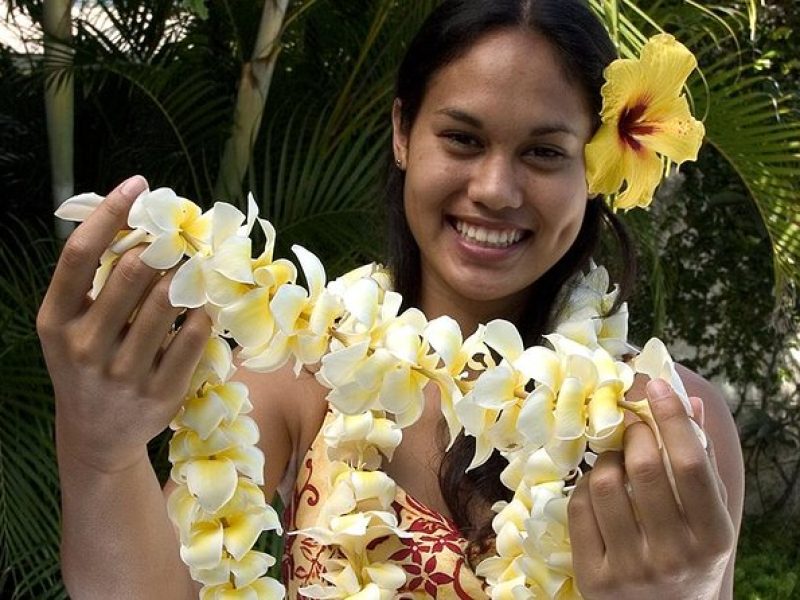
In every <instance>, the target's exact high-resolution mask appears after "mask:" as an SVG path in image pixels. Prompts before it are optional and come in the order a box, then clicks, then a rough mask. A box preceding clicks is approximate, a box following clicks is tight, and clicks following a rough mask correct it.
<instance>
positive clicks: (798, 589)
mask: <svg viewBox="0 0 800 600" xmlns="http://www.w3.org/2000/svg"><path fill="white" fill-rule="evenodd" d="M435 3H436V2H435V1H434V0H413V1H411V0H409V1H407V2H395V1H389V0H351V1H348V2H337V1H335V0H294V1H293V2H291V3H290V11H289V18H288V20H287V26H286V29H285V31H284V33H283V37H282V51H281V55H280V57H279V61H278V69H277V70H276V73H275V76H274V79H273V82H272V86H271V90H270V95H269V98H268V102H267V111H266V114H265V117H264V122H263V123H262V127H261V130H260V133H259V137H258V139H257V140H256V143H255V146H254V151H253V159H252V161H251V166H250V169H249V171H248V174H247V181H246V185H245V186H244V187H245V189H251V190H253V191H254V193H255V196H256V198H257V199H258V201H259V203H260V204H261V207H262V214H263V215H264V216H266V217H267V218H269V219H270V220H272V221H273V223H275V225H276V228H277V230H278V231H279V232H280V235H279V242H281V243H283V244H284V246H282V247H281V246H279V247H278V249H277V252H278V254H279V255H286V254H287V250H288V246H287V245H288V244H289V243H300V244H303V245H305V246H306V247H308V248H309V249H311V250H313V251H315V252H316V253H318V254H320V255H321V256H322V257H323V258H324V262H325V264H326V267H327V268H328V270H329V272H330V273H331V274H335V273H340V272H342V271H343V270H344V269H346V268H347V267H349V266H352V265H354V264H356V263H360V262H363V261H365V260H370V259H374V258H379V257H380V255H381V253H382V236H381V222H382V216H381V208H380V204H381V203H380V198H381V181H382V176H383V173H384V171H385V169H386V168H387V166H388V158H389V156H388V151H389V136H388V133H389V131H388V127H387V125H388V123H389V120H388V114H389V108H390V103H391V98H392V84H393V82H392V77H393V73H394V69H395V67H396V64H397V61H398V58H399V56H401V54H402V50H403V47H404V44H405V43H406V41H407V40H408V39H409V37H410V35H411V33H412V32H413V31H414V30H415V29H416V27H417V25H418V24H419V22H421V20H422V18H424V15H425V14H427V12H429V10H430V9H431V7H432V6H433V5H434V4H435ZM86 4H91V3H86ZM99 5H100V6H105V7H106V8H107V9H108V10H107V11H106V13H105V16H106V18H108V19H110V20H111V22H112V23H113V25H114V27H113V28H112V29H111V30H108V31H107V30H105V29H101V28H99V27H98V22H97V21H96V20H93V19H92V18H85V19H80V20H79V21H78V22H77V32H76V35H75V40H74V42H73V50H74V55H73V56H72V58H71V59H70V60H66V58H65V62H64V65H63V68H61V69H56V70H55V71H45V70H44V69H43V68H42V66H41V64H40V63H39V62H36V61H34V62H29V61H27V60H26V59H24V57H19V56H17V55H15V54H14V53H13V52H12V51H11V50H10V49H9V48H7V47H4V46H2V45H0V70H1V71H0V73H1V74H2V76H0V197H2V203H0V211H2V213H0V214H1V215H2V217H3V219H2V222H3V223H5V225H4V226H3V231H2V235H0V344H1V345H0V354H2V363H0V365H1V366H0V378H2V381H3V383H4V385H3V388H2V390H3V391H2V392H0V407H2V408H1V410H2V414H0V595H2V596H3V597H6V596H8V597H12V598H63V597H65V592H64V590H63V588H62V587H61V584H60V578H59V573H58V556H57V552H58V550H57V546H58V514H59V513H58V491H57V490H58V487H57V477H56V473H55V458H54V456H55V455H54V449H53V442H52V423H53V419H52V415H53V410H54V407H53V400H52V396H51V390H50V385H49V380H48V378H47V374H46V372H45V370H44V368H43V363H42V359H41V353H40V350H39V346H38V340H37V339H36V336H35V332H34V329H33V322H34V319H35V314H36V310H37V308H38V305H39V302H40V299H41V296H42V294H43V291H44V289H45V288H46V286H47V282H48V280H49V277H50V273H51V271H52V266H53V264H54V261H55V258H56V256H57V254H58V242H57V241H56V240H55V239H54V238H53V237H52V236H51V234H50V228H51V222H50V217H49V215H50V214H51V212H52V209H51V208H50V203H51V200H50V192H49V180H48V177H47V176H46V174H47V171H48V169H47V165H48V151H47V142H46V140H47V137H46V124H45V119H44V109H43V101H42V90H43V87H44V85H59V84H60V82H63V81H64V79H65V78H67V77H72V78H74V81H75V84H76V96H77V99H76V114H75V119H76V127H75V130H76V141H75V147H76V161H75V168H76V173H75V175H76V189H77V190H79V191H84V190H95V191H98V192H102V191H105V190H108V189H111V188H112V187H113V186H114V185H115V184H116V183H117V182H118V181H120V180H121V179H123V178H124V177H126V176H127V175H129V174H131V173H134V172H139V173H142V174H144V175H145V176H147V177H148V179H149V180H150V182H151V184H152V185H154V186H157V185H169V186H170V187H174V188H176V189H178V190H180V191H181V192H183V193H184V194H186V195H188V196H190V197H192V198H193V199H195V200H197V201H198V202H200V203H202V204H205V205H206V206H208V205H210V204H211V202H212V200H213V194H212V190H213V188H214V180H215V177H216V173H217V169H218V162H219V158H220V153H221V148H222V146H223V144H224V142H225V139H226V138H227V136H228V134H229V130H230V123H231V118H232V106H233V102H234V99H235V93H236V85H237V81H238V77H239V74H240V69H241V65H242V62H243V61H245V60H247V58H248V56H249V52H250V50H251V48H252V45H253V41H254V39H255V37H256V33H257V31H256V28H257V26H258V22H259V15H260V11H261V3H260V2H236V3H232V2H226V1H224V0H208V1H207V2H202V1H194V2H176V1H168V0H148V1H145V2H134V1H132V0H125V1H122V2H114V3H113V5H112V4H111V3H110V2H106V3H99ZM592 5H593V6H594V7H595V8H596V9H597V10H598V11H601V12H603V13H604V14H605V16H606V18H607V19H608V20H609V22H610V23H612V24H615V25H614V26H613V27H612V28H613V29H614V31H615V32H616V34H617V36H618V37H619V40H620V43H621V45H622V46H623V48H629V47H632V46H633V45H635V44H636V43H637V41H638V42H641V41H642V39H643V36H644V35H649V34H650V33H653V32H654V31H655V28H654V25H653V24H654V23H656V24H659V25H661V26H662V27H664V28H665V29H667V30H668V31H671V32H674V33H676V35H677V36H678V37H679V38H680V39H682V40H683V41H685V42H686V43H687V44H688V45H689V46H690V47H691V48H692V49H693V50H694V51H695V52H696V53H697V54H698V56H699V57H700V62H701V67H702V69H703V72H704V74H705V76H706V80H705V82H704V81H703V79H702V78H700V77H696V78H694V79H693V80H692V81H691V83H690V89H691V91H692V94H693V97H694V99H695V102H696V103H697V108H698V113H700V114H703V113H705V110H706V108H707V107H708V108H709V111H710V112H709V118H708V120H707V127H708V130H709V140H710V141H709V144H708V145H707V147H706V148H705V149H704V151H703V153H702V154H701V158H700V160H699V161H698V163H697V164H696V165H693V166H687V167H686V168H683V169H682V174H681V176H679V177H676V178H674V179H673V180H671V181H670V182H669V183H668V184H667V185H666V186H665V188H664V190H662V192H661V194H660V197H659V199H658V201H657V202H656V203H655V204H654V207H653V210H652V211H650V213H648V214H634V213H631V214H630V215H628V216H626V221H627V223H628V224H629V225H630V226H631V228H632V229H633V230H634V232H635V234H636V236H637V239H638V244H639V249H640V259H641V267H642V273H641V277H640V282H639V286H638V291H637V294H636V296H635V297H634V298H633V299H632V301H631V304H632V306H631V312H632V314H633V315H634V318H633V321H632V329H633V333H632V337H633V339H634V340H636V341H640V342H643V341H644V340H646V339H647V338H648V337H649V336H650V335H659V336H661V337H663V338H664V339H667V340H675V341H677V340H682V341H683V342H685V345H682V346H678V347H676V348H673V350H674V351H675V353H676V356H677V357H678V358H679V359H681V360H682V361H683V362H684V363H686V364H687V365H688V366H690V367H692V368H694V369H696V370H697V371H698V372H700V373H701V374H703V375H705V376H707V377H712V376H716V377H721V378H724V379H725V380H727V381H728V382H729V384H730V388H731V395H732V396H733V397H734V398H735V399H736V400H737V401H736V402H735V403H734V406H733V408H734V411H735V414H736V417H737V421H738V422H739V424H740V428H741V434H742V441H743V447H744V448H745V454H746V458H747V460H748V468H749V470H750V474H751V476H752V477H755V481H757V482H758V481H760V480H759V479H758V477H759V473H760V472H761V471H760V470H765V469H772V470H774V469H775V466H774V463H775V461H776V460H777V459H776V457H780V456H781V452H786V451H789V452H792V451H793V452H795V453H796V452H797V449H798V447H800V430H799V427H800V411H799V410H798V397H797V371H793V370H792V368H793V364H792V363H791V360H790V357H788V355H787V353H786V349H787V347H789V346H790V345H791V344H793V343H796V340H797V333H798V330H799V326H800V324H799V323H798V317H797V315H798V311H797V302H796V300H795V298H794V297H793V296H792V295H791V294H790V293H789V292H790V291H791V286H789V285H788V283H789V282H791V281H795V282H796V281H797V279H798V266H797V265H798V262H797V260H798V248H800V234H798V230H797V228H798V223H797V214H798V210H797V209H798V197H797V194H798V192H797V190H798V189H800V159H799V158H798V148H800V133H799V131H800V125H798V123H800V119H798V110H800V98H799V97H798V93H797V91H798V84H799V83H800V59H798V56H800V38H799V37H798V36H799V35H800V17H799V16H798V14H797V12H796V11H794V10H792V8H793V6H792V5H793V2H792V1H791V0H781V1H775V2H768V3H767V4H766V6H765V7H762V8H761V9H760V10H759V13H760V14H759V16H760V20H759V27H758V30H757V31H758V33H757V35H755V37H753V36H752V35H751V30H750V28H749V25H750V23H749V20H748V16H749V14H750V12H748V11H752V10H753V9H754V6H755V3H754V2H746V1H744V0H743V1H740V2H729V3H726V4H724V5H723V4H719V5H718V4H715V3H713V2H699V3H693V2H685V1H684V0H669V1H656V0H651V1H645V0H642V1H640V2H638V3H636V4H634V3H632V2H629V1H622V0H620V1H619V2H614V1H610V0H609V1H601V0H596V1H593V2H592ZM10 6H12V7H15V8H17V9H19V10H21V11H24V12H25V13H26V14H30V15H31V16H32V17H33V18H34V20H37V19H40V17H41V11H42V1H41V0H33V1H28V2H17V1H15V2H12V3H11V4H10ZM187 6H188V7H192V8H193V11H194V12H193V11H192V10H187ZM199 8H202V9H203V10H202V11H200V12H198V9H199ZM616 11H618V12H616ZM201 12H206V13H207V14H201ZM620 16H621V17H620ZM719 17H723V18H724V21H721V20H720V18H719ZM709 94H710V95H709ZM709 104H710V106H709ZM754 199H755V200H756V202H754ZM238 201H239V202H241V201H242V199H238ZM773 250H774V251H775V252H773ZM776 284H777V285H776ZM775 289H776V290H778V292H779V293H780V295H779V296H778V297H777V298H776V296H774V295H773V290H775ZM776 305H779V306H781V307H783V311H782V312H776V310H775V309H776ZM682 348H686V351H685V352H684V355H681V352H683V350H682ZM794 367H796V365H794ZM165 442H166V437H165V436H162V437H160V438H158V439H156V440H154V441H153V443H152V444H151V450H152V452H151V454H152V456H153V459H154V462H155V463H156V464H157V465H158V466H159V471H160V472H161V473H162V474H163V476H166V472H167V464H166V460H165V452H164V448H165ZM798 464H800V463H798ZM784 477H785V480H786V485H785V486H784V487H783V488H781V489H779V490H778V492H777V493H773V494H772V495H770V492H769V491H766V490H765V491H762V490H760V489H759V490H757V491H753V493H761V498H760V503H759V504H760V507H761V511H766V512H776V511H779V510H780V509H781V508H782V507H783V506H784V505H785V504H786V502H787V501H788V499H789V498H790V497H791V495H792V494H793V493H794V494H796V485H795V483H796V481H797V479H798V477H797V472H796V471H794V472H792V470H791V469H788V470H787V472H786V473H785V474H784ZM759 512H760V511H759ZM792 523H796V521H791V522H790V524H789V526H788V527H787V523H786V522H780V521H775V520H774V518H773V519H762V520H759V521H757V522H756V521H752V522H748V523H747V524H746V526H745V528H744V535H743V538H742V542H741V544H740V555H741V556H740V559H739V563H738V565H739V566H738V570H737V597H740V598H760V597H763V598H791V597H800V584H798V583H797V576H798V573H797V569H796V565H797V564H798V558H799V557H798V556H797V553H796V548H797V547H798V544H797V542H798V540H800V537H799V536H800V533H798V527H797V526H796V525H791V524H792ZM777 531H781V533H782V535H780V536H778V535H775V532H777ZM264 543H265V544H273V543H275V540H264ZM792 549H794V550H792ZM792 569H794V570H792Z"/></svg>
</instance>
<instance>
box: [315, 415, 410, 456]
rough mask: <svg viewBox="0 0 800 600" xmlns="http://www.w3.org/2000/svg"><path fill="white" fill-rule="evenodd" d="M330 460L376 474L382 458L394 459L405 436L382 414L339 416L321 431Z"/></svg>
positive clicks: (395, 424)
mask: <svg viewBox="0 0 800 600" xmlns="http://www.w3.org/2000/svg"><path fill="white" fill-rule="evenodd" d="M322 433H323V436H324V437H325V445H326V446H327V447H328V458H329V459H330V460H331V461H341V462H346V463H348V464H351V465H354V466H356V467H357V468H359V469H365V470H370V471H373V470H375V469H378V468H379V467H380V465H381V455H383V456H385V457H386V458H388V459H389V460H391V459H392V456H393V454H394V450H395V448H397V446H399V445H400V441H401V440H402V438H403V432H402V430H401V429H400V427H399V426H398V425H397V423H395V422H394V421H392V420H390V419H387V418H385V417H384V416H383V413H379V412H373V411H366V412H364V413H362V414H360V415H344V414H342V413H338V414H336V417H335V418H334V419H333V420H332V421H331V422H330V423H329V424H328V425H326V426H325V427H324V428H323V430H322Z"/></svg>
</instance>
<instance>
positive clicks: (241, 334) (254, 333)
mask: <svg viewBox="0 0 800 600" xmlns="http://www.w3.org/2000/svg"><path fill="white" fill-rule="evenodd" d="M253 278H254V279H255V282H256V287H254V288H253V289H251V290H250V291H248V292H246V293H245V294H244V295H243V296H241V297H240V298H239V299H238V300H236V301H234V302H233V303H231V304H229V305H227V306H225V307H224V308H223V309H222V310H221V311H220V312H219V326H220V327H221V328H223V329H224V330H226V331H229V332H230V334H231V335H232V336H233V339H235V340H236V342H237V343H238V344H239V345H240V346H242V347H243V348H254V347H260V346H263V345H265V344H268V343H269V342H270V340H271V339H272V336H273V335H274V334H275V317H274V315H273V314H272V311H271V310H270V308H269V306H270V302H271V301H272V298H273V297H274V296H275V294H276V293H277V291H278V290H279V289H280V287H281V286H283V285H285V284H287V283H293V282H294V281H295V279H296V278H297V269H296V268H295V266H294V265H293V264H292V263H291V262H289V261H288V260H284V259H278V260H276V261H274V262H270V263H268V264H262V265H259V266H258V267H257V268H256V269H255V270H254V271H253Z"/></svg>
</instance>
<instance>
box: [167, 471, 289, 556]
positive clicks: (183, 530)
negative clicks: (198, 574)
mask: <svg viewBox="0 0 800 600" xmlns="http://www.w3.org/2000/svg"><path fill="white" fill-rule="evenodd" d="M167 510H168V512H169V515H170V518H171V519H172V521H173V522H174V523H176V524H177V525H178V531H179V532H180V536H181V558H182V559H183V562H185V563H186V564H187V565H189V567H191V568H193V569H196V570H207V569H215V568H218V567H219V565H220V562H221V561H222V559H223V558H224V555H223V550H224V551H227V553H228V554H229V555H230V556H232V557H233V558H234V559H235V560H237V561H241V560H242V559H243V558H244V556H245V555H246V554H247V553H248V552H250V549H251V548H252V547H253V544H254V543H255V541H256V539H258V536H259V535H260V534H261V532H262V531H276V532H277V533H279V534H281V533H283V529H282V527H281V524H280V519H278V514H277V513H276V512H275V509H273V508H272V507H271V506H270V505H269V504H267V503H266V500H265V499H264V494H263V492H262V491H261V489H260V488H259V487H258V486H257V485H256V484H254V483H253V482H251V481H248V480H247V479H244V478H240V479H239V482H238V485H237V487H236V493H235V494H234V496H233V497H232V498H231V500H230V502H229V503H228V504H226V505H225V506H223V507H222V509H220V510H219V511H216V512H209V511H206V510H205V509H203V507H202V506H201V505H200V504H199V502H198V501H197V500H196V499H195V498H194V497H193V496H192V495H191V493H190V492H189V490H188V489H186V488H185V487H179V488H176V489H175V491H174V492H173V493H172V494H171V495H170V497H169V500H168V501H167Z"/></svg>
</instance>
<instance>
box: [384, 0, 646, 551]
mask: <svg viewBox="0 0 800 600" xmlns="http://www.w3.org/2000/svg"><path fill="white" fill-rule="evenodd" d="M502 28H524V29H527V30H529V31H531V32H534V33H536V34H538V35H540V36H543V37H544V38H545V39H547V40H548V41H549V42H550V44H552V46H553V47H554V48H555V49H556V50H557V53H558V55H559V57H560V59H561V63H562V64H561V66H562V68H563V70H564V74H565V76H566V77H567V78H568V79H569V80H570V81H572V82H574V83H575V84H576V85H577V86H578V87H579V89H581V90H582V91H583V92H584V94H585V97H586V100H587V101H588V105H589V107H590V108H591V111H592V114H593V115H595V116H594V123H593V125H594V128H595V129H596V128H597V127H599V124H600V117H599V115H600V110H601V108H602V99H601V96H600V88H601V86H602V84H603V70H604V69H605V67H606V66H607V65H608V64H609V63H610V62H611V61H612V60H614V59H615V58H616V56H617V55H616V50H615V48H614V45H613V43H612V42H611V40H610V39H609V37H608V34H607V33H606V30H605V28H604V27H603V25H602V24H601V23H600V22H599V21H598V20H597V19H596V18H595V16H594V15H593V14H592V12H591V10H590V9H589V8H588V6H587V5H586V3H585V2H583V1H581V0H445V1H444V2H443V3H442V4H440V5H439V6H438V7H437V8H436V9H435V10H434V11H433V12H432V13H431V15H430V16H429V17H428V19H427V20H426V21H425V23H424V24H423V25H422V28H421V29H420V30H419V32H418V33H417V35H416V37H415V38H414V39H413V40H412V42H411V44H410V45H409V48H408V51H407V52H406V55H405V58H404V59H403V62H402V64H401V66H400V70H399V72H398V77H397V86H396V97H397V98H398V99H399V100H400V103H401V115H400V116H401V119H400V120H401V126H402V127H403V128H404V130H405V131H407V132H408V131H410V129H411V126H412V125H413V123H414V121H415V119H416V117H417V114H418V112H419V109H420V106H421V104H422V100H423V98H424V96H425V93H426V91H427V87H428V83H429V82H430V80H431V78H432V77H433V75H434V74H435V73H436V72H437V71H438V70H439V69H441V68H442V67H444V66H446V65H447V64H449V63H450V62H452V61H454V60H456V59H457V58H459V57H460V56H462V55H463V54H464V53H466V52H467V50H468V49H469V48H470V47H471V46H472V45H473V44H474V43H475V42H476V41H477V40H478V39H479V38H481V37H482V36H484V35H486V34H487V33H489V32H491V31H495V30H498V29H502ZM403 184H404V173H403V171H401V170H400V169H399V168H397V167H396V166H395V165H394V164H393V163H392V166H390V168H389V176H388V181H387V194H386V195H387V206H386V208H387V212H388V214H387V224H388V228H389V231H388V237H387V239H388V243H389V248H388V266H389V268H390V270H391V272H392V276H393V281H394V287H395V289H396V290H397V291H398V292H400V293H401V294H402V295H403V298H404V308H407V307H410V306H417V305H418V303H419V300H420V293H421V290H420V283H421V279H422V278H421V276H420V273H421V262H420V251H419V247H418V246H417V244H416V242H415V240H414V237H413V236H412V234H411V230H410V229H409V226H408V222H407V220H406V216H405V212H404V210H403ZM603 229H606V230H607V231H608V232H610V234H611V238H612V240H613V241H614V242H615V243H616V246H617V250H618V253H619V257H620V261H619V262H620V264H621V273H620V275H619V276H618V283H619V286H620V288H621V289H620V294H619V297H618V300H617V304H616V306H615V307H613V308H612V312H613V311H615V310H616V309H617V307H618V306H619V304H621V302H622V301H623V300H624V298H625V297H626V295H627V293H628V291H629V290H630V287H631V285H632V283H633V280H634V278H635V257H634V253H633V248H632V245H631V243H630V239H629V237H628V235H627V233H626V231H625V229H624V227H623V225H622V223H621V222H620V221H619V220H618V219H617V218H616V217H615V215H614V214H613V212H611V211H610V210H609V209H608V207H607V206H606V204H605V202H604V201H603V199H602V198H598V199H595V200H592V201H589V202H588V203H587V207H586V212H585V214H584V218H583V223H582V225H581V229H580V232H579V233H578V236H577V238H576V240H575V242H574V243H573V245H572V247H571V248H570V249H569V250H568V251H567V252H566V254H565V255H564V256H563V257H562V258H561V259H560V260H559V261H558V262H557V263H556V264H555V265H554V266H553V267H551V268H550V269H549V270H548V271H547V272H546V273H545V274H544V275H542V276H541V277H540V278H539V279H538V280H537V281H536V282H535V283H534V284H533V286H532V289H531V293H530V295H529V302H528V306H527V309H526V310H525V311H523V317H522V318H521V320H520V322H518V323H516V325H517V327H518V328H519V330H520V332H521V334H522V336H523V340H524V341H525V345H526V346H531V345H533V344H537V343H541V341H542V335H543V334H545V333H547V329H548V324H549V322H550V321H551V319H552V317H553V315H554V314H555V313H556V311H557V309H558V307H557V306H556V303H557V302H556V300H557V298H558V294H559V291H560V290H561V289H562V287H563V286H564V285H565V284H566V283H567V282H568V281H569V280H570V279H571V278H572V277H573V276H574V275H575V274H576V273H577V272H579V271H580V270H581V269H584V268H586V267H587V265H588V263H589V259H590V258H591V257H592V255H593V254H594V253H595V251H596V249H597V247H598V243H599V240H600V237H601V233H602V231H603ZM464 333H465V334H467V333H470V332H464ZM474 446H475V445H474V439H473V438H471V437H467V436H464V435H463V434H462V435H460V436H459V437H458V439H457V440H456V442H455V444H454V445H453V447H452V448H451V449H450V451H448V452H447V454H446V455H445V458H444V459H443V461H442V465H441V468H440V472H439V485H440V487H441V490H442V495H443V496H444V498H445V501H446V502H447V505H448V508H449V509H450V511H451V513H452V515H453V518H454V520H455V522H456V524H457V525H458V526H459V528H460V529H461V531H462V533H463V534H464V535H465V536H466V537H468V539H469V540H470V541H471V542H472V543H473V549H475V548H476V547H477V546H478V545H479V544H478V543H479V542H480V543H483V542H486V541H487V540H488V539H489V538H490V537H491V534H492V531H491V523H490V522H474V520H476V515H477V514H478V513H476V512H475V510H473V509H475V508H478V509H480V508H481V507H483V506H486V505H490V504H491V503H493V502H494V501H496V500H499V499H506V500H508V499H510V496H511V493H510V491H509V490H508V489H506V488H505V486H503V485H502V483H501V482H500V480H499V474H500V471H501V470H502V469H503V468H504V466H505V465H506V461H505V459H503V458H502V457H501V456H500V455H499V453H497V452H495V453H494V455H492V457H491V458H490V459H489V461H488V462H487V463H485V464H484V465H482V466H481V467H479V468H477V469H473V470H472V471H470V472H468V473H466V475H465V473H464V471H465V469H466V467H467V466H468V465H469V463H470V461H471V459H472V455H473V452H474ZM484 521H485V519H484ZM477 549H478V550H480V548H477Z"/></svg>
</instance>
